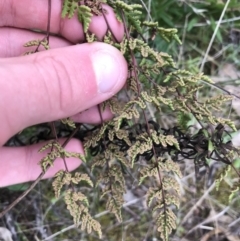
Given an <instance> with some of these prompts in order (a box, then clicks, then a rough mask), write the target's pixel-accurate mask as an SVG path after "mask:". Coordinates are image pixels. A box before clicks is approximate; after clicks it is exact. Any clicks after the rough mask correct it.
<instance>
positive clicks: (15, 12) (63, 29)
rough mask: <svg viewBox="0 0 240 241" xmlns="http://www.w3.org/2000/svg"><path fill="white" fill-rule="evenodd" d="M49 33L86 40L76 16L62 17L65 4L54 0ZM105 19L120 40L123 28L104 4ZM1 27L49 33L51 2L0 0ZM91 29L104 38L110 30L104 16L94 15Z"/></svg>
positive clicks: (75, 39) (68, 38)
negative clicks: (48, 23)
mask: <svg viewBox="0 0 240 241" xmlns="http://www.w3.org/2000/svg"><path fill="white" fill-rule="evenodd" d="M51 2H52V4H51V6H52V10H51V25H50V32H52V33H55V34H60V35H62V36H63V37H64V38H66V39H67V40H69V41H71V42H73V43H79V42H82V41H83V39H84V33H83V27H82V25H81V24H79V21H78V19H77V16H76V15H75V16H74V17H73V18H71V19H67V18H64V19H63V18H61V9H62V1H59V0H52V1H51ZM104 9H106V11H107V13H106V18H107V21H108V23H109V26H110V28H111V29H112V31H113V32H114V35H115V36H116V38H117V40H118V41H120V40H121V39H122V37H123V35H124V27H123V25H122V24H121V23H120V22H119V21H118V20H117V19H116V18H115V14H114V12H113V10H112V9H111V8H110V7H109V6H107V5H104ZM0 16H1V18H0V26H12V27H17V28H27V29H40V30H42V31H46V29H47V22H48V1H32V0H21V1H19V0H9V1H4V0H0ZM89 30H90V31H91V32H93V33H95V34H96V35H97V36H98V37H99V38H102V37H103V36H104V35H105V34H106V31H107V24H106V22H105V20H104V18H103V16H93V17H92V21H91V23H90V28H89Z"/></svg>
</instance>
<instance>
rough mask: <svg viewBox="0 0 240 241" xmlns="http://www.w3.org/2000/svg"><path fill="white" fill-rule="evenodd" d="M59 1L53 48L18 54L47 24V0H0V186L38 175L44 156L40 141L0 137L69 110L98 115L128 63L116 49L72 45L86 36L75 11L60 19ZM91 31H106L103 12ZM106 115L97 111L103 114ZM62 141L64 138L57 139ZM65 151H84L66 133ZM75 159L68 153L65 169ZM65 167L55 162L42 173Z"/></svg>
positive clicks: (82, 116) (82, 117)
mask: <svg viewBox="0 0 240 241" xmlns="http://www.w3.org/2000/svg"><path fill="white" fill-rule="evenodd" d="M61 2H62V1H60V0H52V17H51V30H50V31H51V33H55V34H58V35H59V37H57V36H55V37H50V47H51V50H48V51H42V52H39V53H36V54H33V55H28V56H21V55H22V54H23V53H24V52H25V51H27V50H29V49H26V48H24V47H23V45H24V44H25V43H26V42H27V41H29V40H34V39H42V38H43V37H44V35H43V34H39V33H35V32H33V31H31V30H30V29H40V30H46V26H47V13H48V8H47V6H48V5H47V3H48V1H47V0H45V1H32V0H21V1H19V0H8V1H4V0H0V123H1V125H0V187H4V186H8V185H12V184H16V183H22V182H27V181H33V180H35V179H36V178H37V177H38V176H39V174H40V173H41V168H40V166H39V165H38V163H39V161H40V159H41V158H42V157H43V156H45V155H46V152H45V153H41V154H40V153H38V150H39V148H40V147H41V146H43V144H44V143H40V144H36V145H31V146H27V147H3V145H4V143H6V141H7V140H8V139H9V138H10V137H11V136H13V135H14V134H16V133H18V132H20V131H21V130H23V129H25V128H26V127H29V126H32V125H35V124H38V123H43V122H51V121H54V120H58V119H61V118H66V117H69V116H71V117H72V118H73V119H74V120H75V121H76V122H88V123H97V122H99V121H100V117H99V112H98V109H97V105H98V104H100V103H101V102H103V101H104V100H107V99H109V98H111V97H112V96H113V95H114V94H116V93H117V92H118V91H119V90H120V89H121V88H122V87H123V85H124V84H125V81H126V78H127V63H126V61H125V59H124V58H123V56H122V55H121V53H120V52H119V51H118V50H117V49H115V48H113V47H112V46H109V45H107V44H104V43H100V42H99V43H94V44H78V45H75V44H76V43H80V42H81V41H83V39H84V35H83V29H82V26H81V25H80V24H79V22H78V20H77V18H76V17H74V18H73V19H70V20H68V19H61V16H60V12H61ZM105 8H106V9H107V12H108V13H107V19H108V22H109V23H110V27H111V29H112V30H113V32H114V34H115V36H116V37H117V38H118V40H121V38H122V37H123V34H124V28H123V26H122V24H120V23H119V22H118V21H117V20H116V18H115V16H114V13H113V11H112V10H111V9H110V8H109V7H108V6H105ZM90 30H91V31H92V32H93V33H95V34H96V36H98V38H99V39H101V38H102V37H103V36H104V34H105V33H106V30H107V25H106V23H105V20H104V18H103V17H102V16H99V17H97V16H94V17H93V19H92V22H91V25H90ZM111 117H112V114H111V113H110V111H109V110H107V111H105V112H104V113H103V118H104V119H109V118H111ZM61 142H63V140H61ZM66 149H67V150H68V151H73V152H80V153H83V147H82V144H81V143H80V142H79V141H78V140H75V139H72V140H71V141H70V142H69V144H68V145H67V147H66ZM80 164H81V161H80V160H78V159H74V158H70V159H67V166H68V168H69V170H74V169H75V168H77V167H78V166H79V165H80ZM60 169H64V163H63V161H62V160H61V159H59V160H56V161H55V163H54V167H51V168H50V169H49V170H48V172H47V173H46V174H45V176H44V178H49V177H52V176H53V175H54V174H55V173H56V172H57V171H58V170H60Z"/></svg>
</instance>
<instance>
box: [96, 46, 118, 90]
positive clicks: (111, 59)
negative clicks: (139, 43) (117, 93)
mask: <svg viewBox="0 0 240 241" xmlns="http://www.w3.org/2000/svg"><path fill="white" fill-rule="evenodd" d="M92 58H93V67H94V70H95V74H96V78H97V83H98V91H99V92H100V93H106V92H111V90H112V89H113V87H114V86H115V85H116V83H117V82H118V81H119V77H120V71H121V68H120V64H119V63H118V61H117V57H115V56H114V54H112V53H109V52H108V51H105V50H98V51H97V52H95V53H94V54H93V55H92Z"/></svg>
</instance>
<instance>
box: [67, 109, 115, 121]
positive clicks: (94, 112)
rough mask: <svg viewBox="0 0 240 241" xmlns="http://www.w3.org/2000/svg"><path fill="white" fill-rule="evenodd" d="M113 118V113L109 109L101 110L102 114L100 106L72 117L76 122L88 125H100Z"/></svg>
mask: <svg viewBox="0 0 240 241" xmlns="http://www.w3.org/2000/svg"><path fill="white" fill-rule="evenodd" d="M112 118H113V113H112V112H111V111H110V108H109V107H106V108H105V109H104V111H102V110H101V114H100V112H99V108H98V106H94V107H92V108H90V109H88V110H85V111H83V112H81V113H79V114H77V115H74V116H72V117H71V119H72V120H73V121H74V122H80V123H87V124H100V123H101V122H102V121H107V120H110V119H112Z"/></svg>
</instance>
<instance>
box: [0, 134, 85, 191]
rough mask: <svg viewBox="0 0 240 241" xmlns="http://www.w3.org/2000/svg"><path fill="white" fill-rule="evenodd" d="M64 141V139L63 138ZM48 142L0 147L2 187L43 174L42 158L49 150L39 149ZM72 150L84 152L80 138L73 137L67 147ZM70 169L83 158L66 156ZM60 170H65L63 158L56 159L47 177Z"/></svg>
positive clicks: (0, 178) (75, 166)
mask: <svg viewBox="0 0 240 241" xmlns="http://www.w3.org/2000/svg"><path fill="white" fill-rule="evenodd" d="M61 142H62V143H63V140H61ZM44 144H46V143H44V142H42V143H38V144H35V145H32V146H27V147H2V148H0V162H1V163H2V165H1V168H0V187H4V186H9V185H13V184H17V183H23V182H28V181H34V180H36V179H37V177H38V176H39V175H40V174H41V172H42V170H41V167H40V165H39V162H40V160H41V159H42V158H43V157H45V156H46V155H47V152H48V151H45V152H43V153H39V152H38V150H39V149H40V148H41V147H42V146H43V145H44ZM65 149H66V150H67V151H70V152H78V153H83V147H82V145H81V143H80V142H79V141H78V140H75V139H72V140H71V141H70V142H69V143H68V144H67V146H66V148H65ZM66 163H67V167H68V170H69V171H72V170H74V169H76V168H77V167H78V166H79V165H80V164H81V160H79V159H77V158H66ZM59 170H65V165H64V162H63V160H62V159H61V158H58V159H56V160H55V161H54V165H53V167H50V168H49V169H48V171H47V172H46V174H45V175H44V177H43V178H44V179H45V178H50V177H52V176H54V175H55V174H56V173H57V172H58V171H59Z"/></svg>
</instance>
